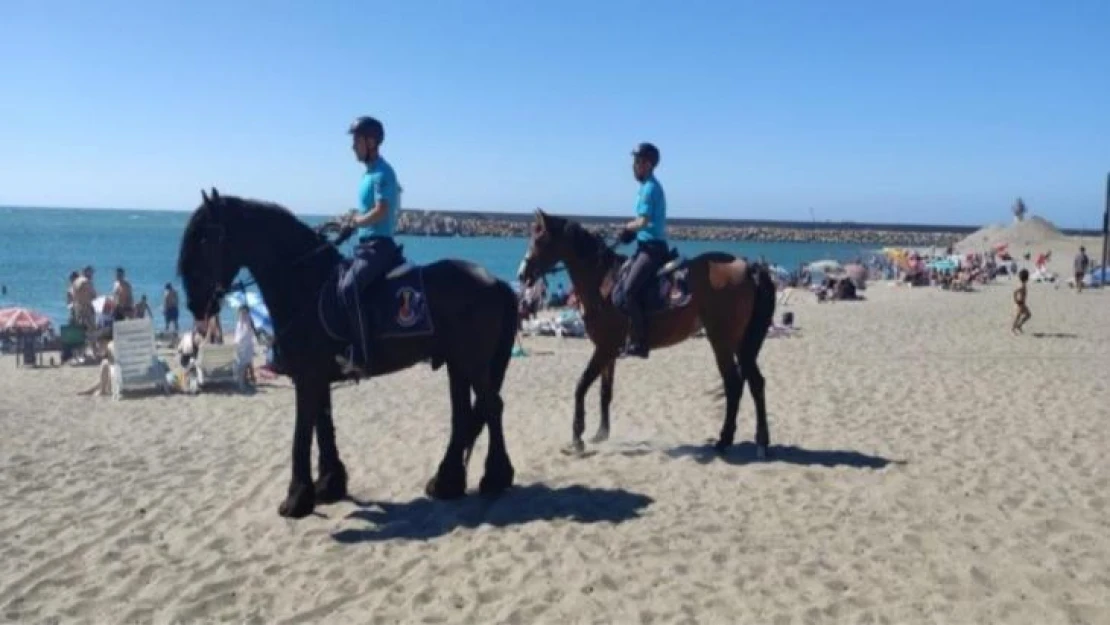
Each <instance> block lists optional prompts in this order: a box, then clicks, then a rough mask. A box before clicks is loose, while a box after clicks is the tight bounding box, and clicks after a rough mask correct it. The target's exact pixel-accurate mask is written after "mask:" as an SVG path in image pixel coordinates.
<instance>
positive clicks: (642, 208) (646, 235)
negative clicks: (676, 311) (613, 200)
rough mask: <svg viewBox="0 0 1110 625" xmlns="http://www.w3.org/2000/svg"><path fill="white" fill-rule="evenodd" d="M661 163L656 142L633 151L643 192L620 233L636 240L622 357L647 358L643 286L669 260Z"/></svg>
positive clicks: (627, 287)
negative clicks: (657, 172)
mask: <svg viewBox="0 0 1110 625" xmlns="http://www.w3.org/2000/svg"><path fill="white" fill-rule="evenodd" d="M658 166H659V148H657V147H655V146H654V145H652V144H650V143H641V144H640V145H639V146H637V147H636V150H635V151H633V152H632V175H633V176H635V177H636V180H637V181H639V182H640V192H639V195H638V196H637V198H636V218H635V219H633V220H632V221H630V222H628V223H627V224H625V226H624V229H623V230H622V231H621V233H620V242H621V243H622V244H627V243H631V242H632V241H633V240H635V241H636V253H635V254H634V255H633V257H632V267H631V269H630V270H629V272H628V278H627V281H626V285H625V294H626V295H625V302H626V303H625V312H626V313H627V314H628V316H629V320H630V322H631V323H630V332H629V341H628V343H627V345H625V348H624V350H623V351H622V352H621V356H637V357H639V358H647V357H648V351H649V349H650V346H649V344H648V343H649V341H648V334H647V332H648V328H647V318H646V315H645V313H644V289H645V287H646V286H647V285H648V284H649V283H650V282H651V278H652V276H654V275H655V274H656V272H658V271H659V269H660V268H661V267H662V266H663V265H664V264H666V262H667V242H666V233H667V198H666V196H665V195H664V194H663V186H662V185H660V184H659V181H658V180H657V179H656V178H655V168H656V167H658Z"/></svg>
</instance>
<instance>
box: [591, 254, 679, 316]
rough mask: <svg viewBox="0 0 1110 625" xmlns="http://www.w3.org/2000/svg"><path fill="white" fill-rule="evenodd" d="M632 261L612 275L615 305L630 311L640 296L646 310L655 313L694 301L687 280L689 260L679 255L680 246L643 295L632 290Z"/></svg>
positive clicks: (611, 293) (611, 295)
mask: <svg viewBox="0 0 1110 625" xmlns="http://www.w3.org/2000/svg"><path fill="white" fill-rule="evenodd" d="M632 260H633V259H632V258H629V259H627V260H625V261H624V262H623V263H622V264H621V265H620V267H618V268H617V269H616V271H615V274H616V275H615V277H613V278H612V283H613V287H612V290H611V292H610V294H609V299H610V301H612V303H613V305H614V306H616V307H617V308H619V309H621V310H626V307H627V305H628V303H629V301H630V300H631V298H635V297H638V298H639V301H640V302H641V303H642V304H643V307H644V312H647V313H649V314H653V313H660V312H664V311H668V310H673V309H676V308H682V307H683V306H685V305H687V304H689V303H690V291H689V286H688V285H687V283H686V266H685V265H686V259H685V258H683V257H682V256H681V255H680V254H679V252H678V248H675V247H672V248H670V250H669V251H668V252H667V256H666V259H665V261H664V263H663V266H662V267H660V268H659V269H658V270H657V271H656V272H655V275H654V276H652V277H651V279H649V280H648V282H647V284H646V285H645V286H644V290H643V292H642V293H639V294H637V293H629V292H628V277H629V273H630V272H631V270H632Z"/></svg>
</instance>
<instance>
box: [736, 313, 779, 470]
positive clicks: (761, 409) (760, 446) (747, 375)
mask: <svg viewBox="0 0 1110 625" xmlns="http://www.w3.org/2000/svg"><path fill="white" fill-rule="evenodd" d="M772 301H773V300H772ZM753 323H755V321H753ZM766 337H767V332H766V330H764V331H762V332H760V331H758V330H754V329H751V328H749V331H748V332H747V333H746V334H745V336H744V338H743V339H741V341H740V349H739V350H737V352H736V360H737V362H739V363H740V375H741V376H743V378H744V380H747V382H748V388H750V389H751V390H752V401H753V402H754V403H755V455H756V457H757V458H759V459H763V458H766V457H767V450H768V447H770V445H771V432H770V429H769V428H768V427H767V402H766V399H765V397H764V388H765V383H764V379H763V372H762V371H760V370H759V362H758V359H759V351H760V350H761V349H762V348H763V341H764V339H765V338H766Z"/></svg>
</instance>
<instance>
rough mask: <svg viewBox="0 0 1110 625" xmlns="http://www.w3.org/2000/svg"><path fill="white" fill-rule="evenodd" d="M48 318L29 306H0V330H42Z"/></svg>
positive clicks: (47, 322)
mask: <svg viewBox="0 0 1110 625" xmlns="http://www.w3.org/2000/svg"><path fill="white" fill-rule="evenodd" d="M50 325H51V324H50V318H49V317H47V316H46V315H44V314H42V313H40V312H36V311H34V310H31V309H30V308H20V307H14V308H0V332H42V331H44V330H46V329H47V328H49V327H50Z"/></svg>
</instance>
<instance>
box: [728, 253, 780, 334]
mask: <svg viewBox="0 0 1110 625" xmlns="http://www.w3.org/2000/svg"><path fill="white" fill-rule="evenodd" d="M751 277H752V281H753V282H755V302H754V303H753V305H752V317H751V319H749V320H748V327H747V329H746V330H745V331H744V336H742V337H740V345H738V346H737V349H738V350H754V351H755V352H756V353H758V352H759V349H760V348H761V347H762V346H763V340H764V339H765V338H767V331H768V330H770V329H771V324H773V323H774V321H775V303H776V299H777V297H778V293H777V291H776V290H775V281H774V279H772V277H771V272H770V271H769V270H768V269H767V265H764V264H763V263H757V264H755V266H754V271H753V272H752V274H751Z"/></svg>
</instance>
